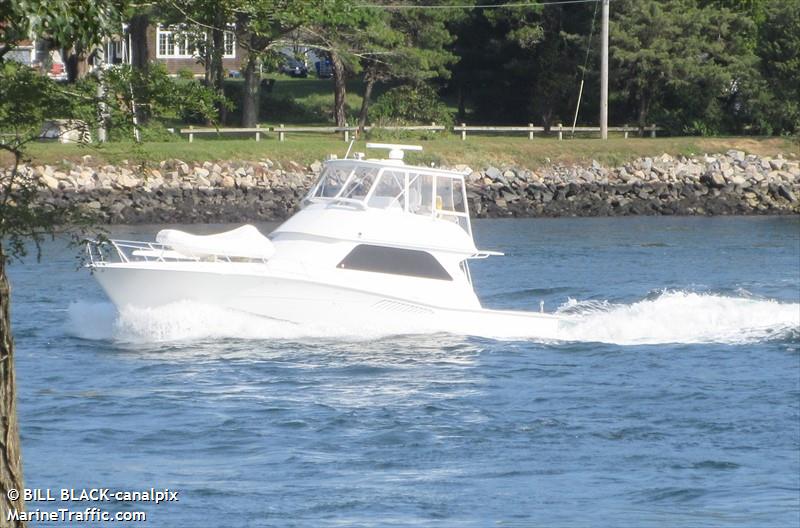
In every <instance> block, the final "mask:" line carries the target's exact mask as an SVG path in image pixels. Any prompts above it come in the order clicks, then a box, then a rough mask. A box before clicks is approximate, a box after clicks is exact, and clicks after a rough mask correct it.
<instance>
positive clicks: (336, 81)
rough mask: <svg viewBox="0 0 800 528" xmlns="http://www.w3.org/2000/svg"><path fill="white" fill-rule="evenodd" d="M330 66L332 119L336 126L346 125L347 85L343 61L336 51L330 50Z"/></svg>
mask: <svg viewBox="0 0 800 528" xmlns="http://www.w3.org/2000/svg"><path fill="white" fill-rule="evenodd" d="M331 66H332V69H333V119H334V120H335V121H336V126H338V127H343V126H346V125H347V114H346V113H345V96H346V95H347V86H346V85H345V71H344V63H343V62H342V59H341V58H340V57H339V55H338V54H337V53H336V52H331Z"/></svg>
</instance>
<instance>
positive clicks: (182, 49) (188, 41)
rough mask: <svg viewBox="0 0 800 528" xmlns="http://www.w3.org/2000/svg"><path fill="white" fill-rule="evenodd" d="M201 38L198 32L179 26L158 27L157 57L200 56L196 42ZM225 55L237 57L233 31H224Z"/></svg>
mask: <svg viewBox="0 0 800 528" xmlns="http://www.w3.org/2000/svg"><path fill="white" fill-rule="evenodd" d="M229 27H231V28H232V27H233V26H229ZM198 40H200V39H199V36H198V35H196V34H191V33H189V32H187V31H186V30H185V29H181V28H177V27H168V28H163V27H161V26H158V27H157V28H156V42H157V49H156V57H157V58H159V59H192V58H196V57H199V56H200V52H199V50H198V49H197V46H196V43H197V41H198ZM223 47H224V49H223V57H225V58H226V59H232V58H235V57H236V36H235V35H234V34H233V32H232V31H226V32H225V33H224V41H223Z"/></svg>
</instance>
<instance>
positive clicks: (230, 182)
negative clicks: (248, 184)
mask: <svg viewBox="0 0 800 528" xmlns="http://www.w3.org/2000/svg"><path fill="white" fill-rule="evenodd" d="M222 186H223V187H225V188H226V189H230V188H231V187H235V186H236V180H234V179H233V177H232V176H229V175H225V176H223V177H222Z"/></svg>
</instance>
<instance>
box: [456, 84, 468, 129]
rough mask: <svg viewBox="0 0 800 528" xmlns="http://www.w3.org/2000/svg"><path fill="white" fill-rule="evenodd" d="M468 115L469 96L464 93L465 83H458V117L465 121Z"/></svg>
mask: <svg viewBox="0 0 800 528" xmlns="http://www.w3.org/2000/svg"><path fill="white" fill-rule="evenodd" d="M466 116H467V98H466V95H465V94H464V85H463V84H462V83H458V119H459V121H463V120H464V118H465V117H466Z"/></svg>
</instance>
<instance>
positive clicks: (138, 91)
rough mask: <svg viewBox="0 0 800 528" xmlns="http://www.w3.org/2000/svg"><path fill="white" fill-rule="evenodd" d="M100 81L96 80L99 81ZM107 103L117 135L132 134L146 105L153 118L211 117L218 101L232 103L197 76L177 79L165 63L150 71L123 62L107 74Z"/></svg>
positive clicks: (199, 118) (202, 118)
mask: <svg viewBox="0 0 800 528" xmlns="http://www.w3.org/2000/svg"><path fill="white" fill-rule="evenodd" d="M95 82H96V81H95ZM104 83H105V87H106V91H107V97H106V104H107V105H108V107H109V109H110V111H111V122H112V128H113V129H114V130H115V136H116V137H121V136H122V135H127V136H128V137H131V135H132V131H133V128H134V126H135V125H134V119H133V118H134V115H135V114H136V112H135V108H134V105H135V106H136V109H138V108H139V107H144V108H146V109H147V112H148V115H149V116H150V117H151V118H153V117H157V118H168V119H180V120H183V121H190V122H194V121H209V120H213V119H214V117H215V116H216V111H215V108H216V107H215V105H216V104H224V105H228V106H229V105H230V103H229V102H228V101H227V100H226V99H224V98H221V97H220V96H218V95H217V94H216V93H214V92H213V91H212V90H210V89H208V88H206V87H204V86H202V85H201V84H200V83H199V82H196V81H194V80H191V81H186V80H180V79H174V78H172V77H170V76H169V75H168V74H167V70H166V67H165V66H163V65H161V64H154V65H152V66H151V67H150V68H149V70H148V71H147V72H143V71H141V70H136V69H132V68H130V67H129V66H128V65H122V66H118V67H115V68H110V69H108V70H107V71H106V73H105V75H104Z"/></svg>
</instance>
